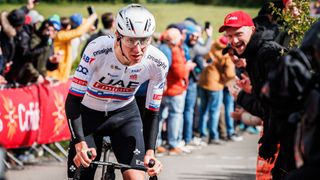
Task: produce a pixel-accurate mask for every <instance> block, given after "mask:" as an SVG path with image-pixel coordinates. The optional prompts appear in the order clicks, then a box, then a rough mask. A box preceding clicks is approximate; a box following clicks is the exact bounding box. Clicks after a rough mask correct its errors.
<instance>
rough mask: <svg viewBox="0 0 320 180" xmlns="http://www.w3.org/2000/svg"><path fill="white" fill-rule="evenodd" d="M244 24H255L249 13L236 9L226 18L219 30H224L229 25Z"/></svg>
mask: <svg viewBox="0 0 320 180" xmlns="http://www.w3.org/2000/svg"><path fill="white" fill-rule="evenodd" d="M242 26H254V24H253V21H252V19H251V17H250V15H249V14H247V13H246V12H243V11H234V12H232V13H229V14H228V15H227V16H226V17H225V18H224V24H223V26H221V27H220V28H219V32H223V31H225V30H226V28H227V27H235V28H240V27H242Z"/></svg>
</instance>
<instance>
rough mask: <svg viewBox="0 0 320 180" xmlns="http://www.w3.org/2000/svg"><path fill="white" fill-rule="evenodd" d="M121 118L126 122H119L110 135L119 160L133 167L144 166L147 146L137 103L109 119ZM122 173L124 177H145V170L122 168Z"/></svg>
mask: <svg viewBox="0 0 320 180" xmlns="http://www.w3.org/2000/svg"><path fill="white" fill-rule="evenodd" d="M119 118H121V119H124V122H122V123H119V124H117V126H116V127H115V128H116V129H115V130H114V131H113V133H112V135H111V136H110V138H111V144H112V149H113V151H114V154H115V156H116V158H117V161H118V162H119V163H123V164H128V165H130V166H132V167H137V168H139V167H140V168H141V167H144V163H143V159H144V155H145V147H144V140H143V132H142V123H141V118H140V114H139V110H138V107H137V105H136V103H135V102H134V103H130V104H129V105H128V106H127V107H125V108H123V110H122V111H121V112H120V113H117V114H115V115H114V116H113V117H112V118H110V119H109V120H111V119H113V120H115V119H119ZM113 120H112V121H113ZM122 174H123V178H124V179H144V176H145V173H144V171H140V170H133V169H127V170H122Z"/></svg>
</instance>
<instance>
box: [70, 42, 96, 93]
mask: <svg viewBox="0 0 320 180" xmlns="http://www.w3.org/2000/svg"><path fill="white" fill-rule="evenodd" d="M95 49H96V42H95V41H93V42H91V43H89V44H88V46H87V47H86V49H85V50H84V52H83V54H82V58H81V60H80V64H79V65H78V67H77V69H76V71H75V73H74V76H73V78H72V83H71V87H70V89H69V93H70V94H72V95H75V96H80V97H82V96H84V94H85V93H86V90H87V86H88V83H89V82H90V79H91V77H92V74H93V71H94V68H95V62H96V58H95V57H94V55H93V52H94V50H95Z"/></svg>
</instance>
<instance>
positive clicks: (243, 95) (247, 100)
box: [219, 11, 293, 179]
mask: <svg viewBox="0 0 320 180" xmlns="http://www.w3.org/2000/svg"><path fill="white" fill-rule="evenodd" d="M219 32H225V33H226V36H227V38H228V40H229V43H230V45H231V48H233V49H234V51H235V52H236V53H237V54H238V56H239V58H246V60H247V66H246V72H247V73H248V76H249V79H250V82H251V85H252V90H251V93H247V92H245V91H240V92H239V93H238V95H237V104H239V105H240V106H242V107H243V108H244V109H245V110H246V111H248V112H250V113H251V114H253V115H256V116H258V117H260V118H261V119H263V120H264V123H263V125H264V129H263V130H264V132H263V136H262V138H261V139H260V140H259V143H261V146H260V149H259V155H260V156H261V157H262V158H264V159H266V160H271V161H273V160H274V158H275V153H276V151H277V144H278V143H279V141H280V137H282V136H283V134H281V133H286V132H285V130H283V129H282V131H283V132H280V129H281V127H283V124H285V121H286V120H287V115H286V114H284V113H283V112H277V111H276V110H274V109H272V107H271V106H270V105H268V104H267V102H266V101H265V100H264V99H262V97H261V95H260V94H261V89H262V87H263V86H264V84H265V83H266V80H267V77H268V73H269V72H270V71H271V69H272V66H273V64H274V63H275V62H276V61H278V60H279V59H280V57H281V55H282V52H283V51H284V48H283V47H282V46H280V45H279V44H277V43H276V42H274V41H273V37H272V34H270V32H269V31H263V30H258V29H256V28H255V25H254V23H253V21H252V19H251V17H250V15H248V14H247V13H246V12H243V11H234V12H232V13H229V14H228V15H227V16H226V17H225V19H224V24H223V25H222V26H221V27H220V29H219ZM244 84H245V83H244ZM279 117H281V118H279ZM284 129H285V128H284ZM281 148H282V146H281ZM289 151H290V150H289ZM282 152H284V151H282ZM291 155H293V153H292V154H291V153H289V156H290V158H288V159H291ZM279 156H281V155H279ZM279 156H278V157H279ZM292 159H293V157H292ZM286 162H288V160H283V158H278V160H277V162H276V165H275V168H274V169H273V172H272V175H273V178H274V179H277V177H281V176H282V174H281V173H282V172H280V169H284V170H286V171H288V170H291V168H293V167H291V166H290V165H288V164H290V163H287V164H286ZM288 166H290V167H288Z"/></svg>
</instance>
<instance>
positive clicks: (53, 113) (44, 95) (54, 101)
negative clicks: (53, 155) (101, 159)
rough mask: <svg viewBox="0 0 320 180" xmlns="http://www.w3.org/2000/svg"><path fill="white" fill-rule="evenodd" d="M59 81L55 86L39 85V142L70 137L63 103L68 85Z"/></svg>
mask: <svg viewBox="0 0 320 180" xmlns="http://www.w3.org/2000/svg"><path fill="white" fill-rule="evenodd" d="M70 82H71V81H69V82H68V83H60V84H59V85H57V86H49V85H39V94H40V112H41V113H40V119H41V121H40V132H39V137H38V141H37V142H38V143H39V144H48V143H53V142H59V141H63V140H68V139H70V132H69V128H68V124H67V120H66V115H65V110H64V107H65V106H64V105H65V100H66V97H67V94H68V89H69V86H70Z"/></svg>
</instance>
